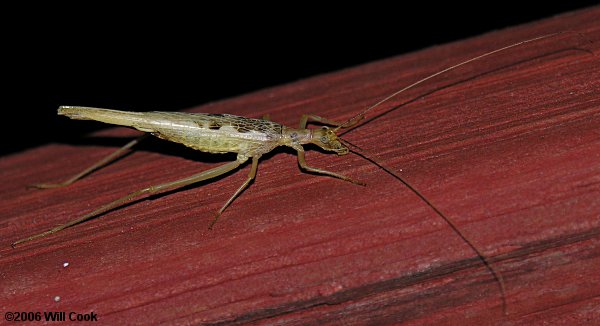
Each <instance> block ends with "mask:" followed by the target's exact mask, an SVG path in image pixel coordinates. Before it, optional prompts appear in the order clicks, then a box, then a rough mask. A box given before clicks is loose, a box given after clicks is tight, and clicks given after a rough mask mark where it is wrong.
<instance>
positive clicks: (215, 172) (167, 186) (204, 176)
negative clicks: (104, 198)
mask: <svg viewBox="0 0 600 326" xmlns="http://www.w3.org/2000/svg"><path fill="white" fill-rule="evenodd" d="M243 162H244V161H241V160H236V161H233V162H230V163H227V164H224V165H221V166H218V167H216V168H213V169H210V170H206V171H203V172H200V173H198V174H194V175H192V176H189V177H187V178H183V179H180V180H176V181H172V182H167V183H163V184H160V185H157V186H150V187H147V188H144V189H141V190H138V191H136V192H132V193H130V194H129V195H127V196H125V197H122V198H119V199H117V200H115V201H113V202H110V203H108V204H106V205H104V206H102V207H100V208H98V209H96V210H95V211H93V212H91V213H88V214H86V215H84V216H82V217H80V218H78V219H76V220H73V221H70V222H68V223H66V224H63V225H59V226H57V227H55V228H53V229H50V230H48V231H46V232H43V233H40V234H36V235H32V236H30V237H28V238H25V239H21V240H19V241H17V242H14V243H13V244H12V246H13V247H14V246H16V245H18V244H20V243H23V242H28V241H31V240H33V239H37V238H41V237H45V236H47V235H49V234H52V233H56V232H58V231H60V230H63V229H66V228H68V227H70V226H73V225H75V224H79V223H81V222H84V221H87V220H89V219H91V218H93V217H95V216H98V215H100V214H102V213H105V212H107V211H110V210H111V209H114V208H116V207H119V206H121V205H122V204H124V203H126V202H128V201H130V200H132V199H134V198H136V197H139V196H141V195H144V194H153V193H157V192H159V191H164V190H172V189H176V188H181V187H185V186H187V185H190V184H192V183H196V182H200V181H203V180H208V179H211V178H214V177H218V176H220V175H222V174H225V173H227V172H229V171H231V170H233V169H235V168H237V167H238V166H240V164H242V163H243Z"/></svg>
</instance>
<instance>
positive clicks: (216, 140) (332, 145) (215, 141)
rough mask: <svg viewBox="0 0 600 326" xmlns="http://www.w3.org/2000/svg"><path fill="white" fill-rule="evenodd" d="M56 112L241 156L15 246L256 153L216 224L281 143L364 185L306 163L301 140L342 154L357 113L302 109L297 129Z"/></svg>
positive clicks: (221, 119)
mask: <svg viewBox="0 0 600 326" xmlns="http://www.w3.org/2000/svg"><path fill="white" fill-rule="evenodd" d="M58 114H59V115H65V116H67V117H70V118H72V119H77V120H96V121H100V122H105V123H110V124H115V125H121V126H128V127H133V128H135V129H138V130H140V131H144V132H148V133H151V134H152V135H154V136H157V137H159V138H162V139H166V140H169V141H173V142H176V143H181V144H183V145H185V146H188V147H191V148H193V149H196V150H200V151H203V152H208V153H228V152H233V153H237V159H236V160H235V161H233V162H230V163H227V164H224V165H221V166H218V167H216V168H213V169H210V170H207V171H203V172H201V173H198V174H194V175H192V176H189V177H187V178H183V179H180V180H177V181H173V182H169V183H165V184H161V185H157V186H151V187H148V188H144V189H142V190H139V191H136V192H133V193H131V194H129V195H127V196H125V197H123V198H120V199H117V200H115V201H113V202H111V203H108V204H106V205H104V206H102V207H100V208H98V209H96V210H94V211H93V212H91V213H89V214H87V215H85V216H83V217H81V218H79V219H77V220H73V221H71V222H68V223H66V224H64V225H60V226H58V227H55V228H53V229H51V230H48V231H46V232H44V233H40V234H37V235H33V236H30V237H28V238H25V239H22V240H19V241H17V242H15V243H13V244H12V245H13V246H15V245H17V244H19V243H23V242H27V241H30V240H33V239H36V238H40V237H44V236H46V235H48V234H52V233H55V232H58V231H60V230H63V229H65V228H67V227H70V226H72V225H75V224H78V223H81V222H83V221H86V220H88V219H90V218H92V217H94V216H97V215H99V214H102V213H104V212H106V211H109V210H111V209H113V208H115V207H118V206H119V205H121V204H123V203H125V202H127V201H129V200H132V199H134V198H136V197H139V196H141V195H144V194H151V193H156V192H159V191H165V190H167V189H175V188H180V187H184V186H187V185H189V184H193V183H197V182H200V181H203V180H208V179H211V178H214V177H217V176H220V175H222V174H225V173H227V172H229V171H231V170H234V169H236V168H237V167H239V166H240V165H241V164H243V163H245V162H246V161H247V160H248V159H252V168H251V169H250V173H249V174H248V178H247V179H246V181H244V183H243V184H242V185H241V186H240V187H239V188H238V189H237V191H236V192H235V193H234V194H233V195H232V196H231V197H230V198H229V200H228V201H227V202H225V204H224V205H223V206H222V207H221V209H220V210H219V211H218V212H217V214H216V216H215V218H214V220H213V221H212V223H211V224H210V227H212V226H213V225H214V223H215V222H216V221H217V219H218V218H219V216H220V215H221V213H222V212H223V211H224V210H225V209H226V208H227V206H229V205H230V204H231V203H232V202H233V200H234V199H235V198H236V197H237V196H238V195H239V194H240V193H241V192H242V191H243V190H244V189H245V188H246V187H247V186H248V185H249V184H250V182H251V181H252V180H253V179H254V177H255V176H256V171H257V168H258V160H259V158H260V157H261V156H262V155H263V154H266V153H268V152H270V151H271V150H273V149H274V148H275V147H278V146H289V147H292V148H293V149H295V150H296V151H297V153H298V164H299V165H300V167H301V168H302V169H304V170H306V171H309V172H313V173H318V174H324V175H328V176H332V177H335V178H339V179H342V180H345V181H349V182H352V183H355V184H359V185H364V183H362V182H360V181H356V180H353V179H351V178H349V177H347V176H344V175H341V174H338V173H335V172H331V171H326V170H322V169H318V168H314V167H311V166H309V165H307V164H306V161H305V159H304V148H303V147H302V145H305V144H315V145H317V146H319V147H321V148H322V149H324V150H327V151H333V152H335V153H337V154H338V155H345V154H348V152H349V150H348V148H347V147H346V146H345V145H343V144H342V143H341V142H340V140H341V139H339V138H338V137H337V135H336V132H337V131H338V130H339V129H340V128H346V127H349V126H352V125H354V124H355V123H356V122H355V121H358V119H355V120H354V121H350V122H347V123H344V124H340V123H337V122H334V121H331V120H328V119H325V118H321V117H318V116H314V115H303V116H302V118H301V119H300V128H299V129H295V128H288V127H286V126H282V125H280V124H278V123H275V122H272V121H268V120H267V119H250V118H244V117H239V116H235V115H231V114H204V113H184V112H127V111H117V110H108V109H99V108H89V107H80V106H62V107H60V108H59V109H58ZM309 119H310V120H314V121H318V122H321V123H323V124H329V125H333V126H336V127H335V128H333V129H331V128H328V127H322V128H319V129H306V124H307V123H308V120H309ZM135 142H137V140H136V141H134V142H132V143H130V144H128V145H126V146H124V148H122V149H121V150H119V151H117V152H115V153H114V154H113V155H111V156H109V157H107V158H106V159H104V160H103V161H101V162H99V163H97V164H95V165H94V166H92V167H90V168H89V169H86V170H85V171H84V172H82V173H80V174H78V175H76V176H75V177H73V178H71V179H70V180H68V181H67V182H64V183H62V184H39V185H34V186H35V187H37V188H55V187H60V186H65V185H68V184H70V183H72V182H74V181H75V180H77V179H79V178H81V177H82V176H84V175H86V174H87V173H89V172H91V171H92V170H94V169H96V168H98V167H99V166H101V165H104V164H106V163H108V162H109V161H111V160H113V159H114V158H116V157H117V155H116V154H118V153H119V152H120V151H122V150H123V149H125V148H129V147H131V146H132V145H133V144H134V143H135Z"/></svg>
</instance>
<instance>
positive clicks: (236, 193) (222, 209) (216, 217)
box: [208, 156, 260, 229]
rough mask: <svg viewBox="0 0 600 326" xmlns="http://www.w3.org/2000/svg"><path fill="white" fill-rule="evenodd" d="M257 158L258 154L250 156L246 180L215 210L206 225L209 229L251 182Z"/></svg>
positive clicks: (254, 173) (256, 166)
mask: <svg viewBox="0 0 600 326" xmlns="http://www.w3.org/2000/svg"><path fill="white" fill-rule="evenodd" d="M259 158H260V156H254V157H252V168H250V172H249V173H248V178H247V179H246V181H244V183H242V185H241V186H240V187H239V188H238V189H237V190H236V191H235V193H234V194H233V195H232V196H231V197H230V198H229V200H227V202H226V203H225V204H224V205H223V207H221V209H220V210H219V211H218V212H217V214H216V215H215V218H214V220H213V221H212V222H211V223H210V225H209V226H208V228H209V229H212V227H213V225H215V223H217V220H218V219H219V217H220V216H221V213H223V211H224V210H225V209H226V208H227V207H228V206H229V205H231V203H233V201H234V200H235V198H236V197H237V196H239V195H240V194H241V193H242V191H244V189H246V188H247V187H248V185H249V184H250V182H252V180H254V177H256V171H257V170H258V159H259Z"/></svg>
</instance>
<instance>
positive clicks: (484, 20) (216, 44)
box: [0, 1, 592, 155]
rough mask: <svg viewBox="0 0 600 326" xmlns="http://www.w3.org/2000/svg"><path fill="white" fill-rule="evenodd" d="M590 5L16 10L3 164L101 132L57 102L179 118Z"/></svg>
mask: <svg viewBox="0 0 600 326" xmlns="http://www.w3.org/2000/svg"><path fill="white" fill-rule="evenodd" d="M591 4H592V2H589V1H588V2H586V1H581V2H577V1H570V2H568V3H561V4H549V3H546V4H540V5H539V7H536V8H527V7H523V6H522V4H520V3H517V4H515V3H510V2H493V3H492V2H490V3H485V4H481V5H477V6H473V5H457V4H456V3H449V4H446V5H439V4H433V3H422V4H412V5H410V6H407V5H406V4H403V3H402V2H397V3H390V5H393V7H383V6H381V7H375V6H370V7H368V8H365V7H364V5H365V3H362V4H360V5H347V6H344V7H339V8H334V9H333V10H332V9H331V8H327V9H326V8H321V7H294V6H299V4H298V3H291V2H290V3H286V5H285V6H265V7H263V8H257V7H250V8H248V7H247V6H246V7H243V8H242V7H238V5H236V4H233V3H231V4H229V6H230V7H229V8H226V9H220V10H215V9H213V8H184V7H181V8H162V7H160V6H153V7H150V6H144V7H134V8H120V7H108V6H106V7H104V6H97V7H92V6H88V7H87V8H81V7H79V8H74V7H67V8H56V7H54V6H53V5H48V6H49V7H47V8H41V7H39V6H37V5H36V6H35V8H34V6H33V5H31V6H32V8H20V9H18V10H17V9H14V11H8V12H6V13H5V15H8V16H9V17H7V20H5V21H4V22H3V23H2V25H3V32H2V34H3V35H4V37H3V40H2V44H3V47H2V52H3V56H4V60H3V61H4V65H3V66H4V68H3V73H2V76H3V78H2V79H3V80H4V83H3V84H4V86H3V87H4V92H3V93H4V96H3V97H4V98H3V101H2V102H0V113H2V126H3V127H2V141H1V142H2V146H1V147H0V155H4V154H10V153H15V152H19V151H23V150H25V149H27V148H31V147H35V146H39V145H42V144H45V143H48V142H60V141H65V140H66V139H73V138H74V137H80V136H81V135H82V134H84V133H86V132H89V131H91V130H95V129H99V128H104V127H105V126H103V125H101V124H92V123H77V122H73V121H70V120H68V119H65V118H64V117H63V118H60V117H57V116H56V109H57V107H58V106H59V105H83V106H95V107H106V108H113V109H124V110H139V111H147V110H165V111H167V110H180V109H183V108H188V107H191V106H195V105H199V104H202V103H206V102H209V101H215V100H218V99H223V98H227V97H231V96H235V95H240V94H243V93H247V92H251V91H253V90H257V89H261V88H265V87H268V86H274V85H278V84H282V83H286V82H291V81H294V80H298V79H301V78H305V77H309V76H312V75H315V74H320V73H325V72H331V71H335V70H339V69H342V68H345V67H351V66H355V65H358V64H361V63H365V62H369V61H373V60H377V59H381V58H386V57H390V56H394V55H399V54H402V53H405V52H410V51H414V50H417V49H421V48H424V47H428V46H431V45H435V44H442V43H446V42H450V41H454V40H459V39H462V38H465V37H469V36H474V35H478V34H482V33H485V32H487V31H491V30H495V29H502V28H504V27H508V26H512V25H516V24H520V23H525V22H530V21H534V20H538V19H542V18H545V17H550V16H553V15H556V14H559V13H563V12H567V11H571V10H576V9H578V8H583V7H585V6H589V5H591Z"/></svg>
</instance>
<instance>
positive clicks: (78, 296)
mask: <svg viewBox="0 0 600 326" xmlns="http://www.w3.org/2000/svg"><path fill="white" fill-rule="evenodd" d="M599 18H600V8H598V7H595V8H590V9H587V10H583V11H579V12H575V13H569V14H565V15H562V16H559V17H554V18H551V19H547V20H544V21H540V22H536V23H532V24H528V25H524V26H519V27H515V28H510V29H506V30H502V31H498V32H494V33H489V34H486V35H483V36H481V37H476V38H473V39H468V40H464V41H461V42H457V43H452V44H447V45H442V46H436V47H432V48H429V49H425V50H423V51H419V52H416V53H411V54H407V55H402V56H398V57H395V58H391V59H388V60H383V61H379V62H375V63H371V64H367V65H363V66H359V67H356V68H351V69H347V70H343V71H340V72H336V73H332V74H327V75H321V76H316V77H314V78H310V79H307V80H303V81H299V82H296V83H293V84H289V85H284V86H281V87H275V88H271V89H266V90H263V91H260V92H256V93H252V94H248V95H244V96H240V97H237V98H233V99H229V100H225V101H221V102H217V103H211V104H208V105H204V106H201V107H197V108H194V109H192V111H195V112H211V113H216V112H221V113H232V114H238V115H244V116H250V117H259V116H261V115H263V114H265V113H270V114H271V118H272V119H273V120H275V121H278V122H282V123H284V124H286V125H293V126H295V125H296V124H297V121H298V119H299V117H300V115H301V114H302V113H314V114H318V115H321V116H325V117H329V118H332V119H336V120H344V119H347V118H349V117H351V116H352V115H353V114H356V113H357V112H359V111H360V110H361V109H363V108H364V107H366V106H368V105H369V104H372V103H375V102H376V101H377V100H379V99H381V98H383V97H385V95H387V94H389V93H391V92H393V91H395V90H397V89H399V88H401V87H403V86H405V85H406V84H408V83H411V82H413V81H415V80H418V79H419V78H422V77H425V76H427V75H428V74H431V73H434V72H436V71H438V70H440V69H443V68H445V67H447V66H450V65H452V64H456V63H458V62H461V61H463V60H466V59H468V58H470V57H473V56H476V55H479V54H482V53H484V52H487V51H490V50H493V49H495V48H499V47H502V46H505V45H508V44H511V43H514V42H518V41H522V40H525V39H528V38H532V37H536V36H539V35H544V34H548V33H553V32H557V31H571V32H569V33H564V34H562V35H559V36H557V37H553V38H551V39H547V40H543V41H540V42H536V43H535V44H530V45H526V46H523V47H519V48H517V49H512V50H510V51H507V52H504V53H502V54H499V55H497V56H494V57H493V58H490V59H486V60H482V61H479V62H477V63H475V64H473V65H469V66H468V67H464V68H461V69H459V70H457V71H454V72H452V73H449V74H447V75H444V76H442V77H440V78H437V79H435V80H432V81H431V82H430V83H427V84H426V85H424V86H423V87H420V88H418V89H414V90H411V91H409V92H407V93H405V94H403V95H402V96H400V97H399V98H397V99H394V100H393V101H391V103H388V104H387V105H386V106H384V107H382V108H381V109H380V110H378V111H377V112H374V114H372V115H371V116H370V118H373V117H376V118H375V119H371V120H369V122H368V123H366V124H364V125H363V126H361V127H360V128H357V129H355V130H353V131H351V132H349V133H348V134H347V135H345V136H344V137H345V138H346V139H348V140H349V141H351V142H353V143H355V144H357V145H358V146H360V147H361V148H363V149H365V150H366V151H367V152H368V153H370V155H373V156H374V157H375V158H376V159H377V160H379V161H380V162H381V163H382V164H384V165H385V166H386V167H388V168H390V169H392V170H394V171H396V172H397V173H399V174H401V175H402V176H403V177H405V178H406V179H407V180H408V181H409V182H411V183H412V184H413V185H414V186H415V187H416V188H417V189H419V190H420V191H421V192H422V193H423V194H424V196H426V197H427V198H428V199H429V200H431V201H432V202H433V203H434V204H435V205H436V206H438V207H439V208H440V209H441V210H442V211H443V212H444V213H445V214H447V215H448V216H449V217H451V218H452V219H453V220H454V221H455V223H456V224H457V225H458V226H459V227H460V228H461V230H462V231H463V232H464V233H465V234H466V235H467V236H468V237H469V238H470V239H471V240H472V241H473V242H474V243H476V244H477V245H478V246H479V247H481V248H482V249H483V251H484V252H485V253H486V255H487V256H488V257H490V259H491V260H492V261H493V263H494V266H495V268H496V269H497V270H498V271H499V272H500V273H501V274H502V275H503V277H504V280H505V283H506V288H507V298H506V300H507V302H508V315H503V313H502V309H501V300H500V294H499V291H498V286H497V284H496V282H495V280H494V278H493V277H492V276H491V275H490V273H489V271H488V270H487V269H485V268H484V266H483V265H482V264H481V261H480V260H479V259H478V257H477V256H476V255H475V253H474V252H473V251H472V250H471V249H470V248H469V247H468V246H467V245H466V244H465V243H464V242H463V241H461V239H460V238H459V237H458V236H457V235H456V234H455V233H453V232H452V230H451V229H450V228H449V227H448V225H447V224H446V223H445V222H444V221H443V220H442V219H440V217H439V216H437V215H436V214H435V213H434V212H433V211H432V210H431V209H430V208H429V207H428V206H427V205H425V204H424V203H423V202H422V201H421V200H419V198H418V197H417V196H416V195H414V194H413V193H412V192H411V191H410V190H408V189H406V187H404V186H403V185H402V184H401V183H400V182H398V180H396V179H394V178H393V177H391V176H389V175H388V174H386V173H385V172H383V171H382V170H381V169H379V168H378V167H376V166H373V165H372V164H370V163H369V162H367V161H365V160H363V159H361V158H360V157H357V156H355V155H352V154H351V155H348V156H343V157H337V156H335V155H325V154H324V153H320V152H319V151H316V150H315V151H309V152H308V153H307V161H308V162H309V163H312V164H313V165H314V166H317V167H321V168H325V169H329V170H332V171H339V172H340V173H343V174H346V175H349V176H352V177H355V178H359V179H360V180H363V181H365V182H366V183H367V186H366V187H360V186H355V185H352V184H350V183H347V182H343V181H340V180H335V179H332V178H327V177H321V176H316V175H310V174H304V173H302V172H300V171H299V169H298V167H297V164H296V161H295V156H294V155H293V152H291V151H289V150H285V149H281V150H279V151H277V152H276V153H274V154H272V155H269V156H267V157H265V158H264V159H263V160H262V162H261V164H260V166H259V173H258V176H257V179H256V181H255V182H254V184H253V185H252V186H251V187H250V188H249V189H248V190H247V191H246V192H245V193H243V194H242V196H241V197H240V198H239V199H238V200H236V201H235V202H234V204H233V205H232V206H231V207H230V208H229V209H228V210H227V211H226V212H225V214H224V215H223V217H222V219H221V220H220V221H219V222H218V224H217V225H216V227H215V229H214V230H212V231H209V230H207V226H208V224H209V222H210V221H211V218H212V215H213V213H214V212H215V210H217V209H218V208H219V207H220V206H221V205H222V203H223V202H224V201H225V200H226V199H227V198H228V197H229V196H230V195H231V193H233V192H234V191H235V189H236V188H237V187H238V186H239V185H240V184H241V182H242V181H243V180H244V179H245V176H246V173H247V171H248V168H249V167H248V166H245V167H244V168H243V169H241V170H240V171H238V172H235V173H232V174H231V175H229V176H227V177H226V178H221V179H219V180H216V181H213V182H208V183H203V184H201V186H199V187H189V188H186V189H184V190H181V191H175V192H170V193H168V194H166V195H158V196H154V197H151V198H150V199H148V200H140V201H137V202H135V203H133V204H131V205H127V206H126V207H123V208H121V209H117V210H114V211H112V212H109V213H107V214H105V215H103V216H101V217H99V218H96V219H94V220H93V221H90V222H88V223H84V224H81V225H78V226H75V227H73V228H70V229H68V230H65V231H63V232H61V233H59V234H56V235H53V236H50V237H47V238H45V239H41V240H36V241H35V242H32V243H29V244H26V245H23V246H20V247H17V248H16V249H12V248H11V247H10V243H11V242H12V241H15V240H17V239H19V238H22V237H24V236H27V235H31V234H33V233H36V232H40V231H44V230H46V229H48V228H50V227H53V226H55V225H57V224H62V223H64V222H66V221H68V220H70V219H73V218H76V217H79V216H81V215H82V214H85V213H87V212H89V211H90V210H91V209H93V208H95V207H97V206H99V205H101V204H104V203H106V202H108V201H111V200H113V199H115V198H118V197H120V196H123V195H125V194H127V193H129V192H131V191H134V190H138V189H141V188H143V187H146V186H148V185H153V184H158V183H161V182H166V181H171V180H175V179H178V178H182V177H184V176H187V175H191V174H193V173H196V172H198V171H201V170H203V169H207V168H209V167H211V166H214V165H215V164H219V163H220V162H222V161H226V160H229V159H231V158H232V157H229V156H214V155H213V156H211V155H208V154H204V153H199V152H193V151H191V150H187V149H184V148H182V147H180V146H178V145H170V144H165V143H164V142H161V141H160V140H152V141H150V142H149V143H148V144H146V145H143V146H141V148H140V150H139V151H137V152H135V153H133V154H132V155H129V156H127V157H126V158H124V159H122V160H119V161H118V162H116V163H114V164H112V165H110V166H108V167H106V168H104V169H102V170H100V171H98V172H96V173H93V174H92V175H90V176H89V177H87V178H85V179H83V180H81V181H79V182H77V183H76V184H73V185H71V186H69V187H65V188H61V189H52V190H45V191H40V190H31V189H25V185H27V184H31V183H36V182H57V181H61V180H62V179H64V178H65V177H67V176H70V175H72V174H74V173H76V172H78V171H79V170H80V169H82V168H83V167H85V166H87V165H89V164H91V163H92V162H94V161H95V160H98V159H100V158H101V157H103V156H104V155H106V154H108V153H110V152H111V151H113V150H114V149H115V148H117V147H118V146H119V145H118V144H124V143H125V142H126V141H127V140H128V137H131V136H134V135H136V133H135V132H133V131H129V130H124V129H109V130H105V131H102V132H98V133H96V134H94V135H91V137H89V138H86V139H84V140H76V141H74V142H73V143H71V144H67V143H62V144H52V145H48V146H43V147H39V148H34V149H31V150H28V151H25V152H23V153H19V154H15V155H11V156H7V157H4V158H2V159H0V179H1V180H2V183H0V194H1V197H0V219H1V222H0V237H1V239H2V241H1V242H0V276H1V281H0V282H1V284H2V285H1V286H0V288H1V289H2V294H1V296H0V307H1V308H2V311H3V312H5V311H76V312H81V313H85V312H91V311H93V312H95V313H97V314H98V317H99V320H100V321H101V322H102V323H111V324H115V323H119V324H142V323H146V322H149V321H151V322H152V323H165V324H219V323H245V322H255V323H273V324H323V323H332V324H333V323H339V322H344V323H366V322H369V323H377V324H383V323H397V322H405V323H407V324H420V323H428V324H457V323H468V324H496V323H497V324H503V323H509V324H516V325H520V324H527V325H529V324H531V323H535V322H539V321H542V320H543V321H547V322H552V323H555V324H557V323H565V322H567V321H568V322H569V324H586V323H588V324H589V323H592V322H593V321H595V322H600V310H599V308H598V307H599V303H600V302H599V301H598V298H599V296H600V276H599V274H598V272H597V271H598V270H599V269H600V200H599V199H598V198H600V128H599V127H600V96H599V95H598V94H600V69H599V68H600V46H599V44H600V23H599V22H600V19H599ZM122 109H127V108H122ZM386 111H389V112H387V113H385V112H386ZM383 113H385V114H383ZM381 114H383V115H381ZM379 115H381V116H379ZM378 116H379V117H378ZM73 123H83V122H75V121H74V122H73ZM65 262H68V263H69V265H68V267H63V263H65ZM55 297H60V300H58V301H56V300H55Z"/></svg>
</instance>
